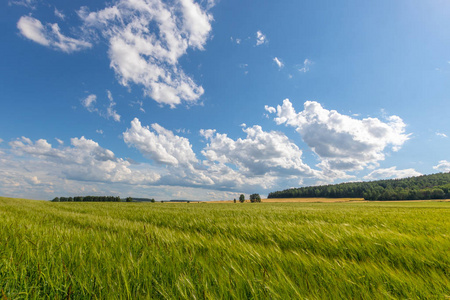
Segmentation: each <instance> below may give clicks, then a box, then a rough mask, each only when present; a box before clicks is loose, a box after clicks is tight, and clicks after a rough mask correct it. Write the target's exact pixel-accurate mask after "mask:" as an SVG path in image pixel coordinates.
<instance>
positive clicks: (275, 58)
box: [273, 57, 284, 69]
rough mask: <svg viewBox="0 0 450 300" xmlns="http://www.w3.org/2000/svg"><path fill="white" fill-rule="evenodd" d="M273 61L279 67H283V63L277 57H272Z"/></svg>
mask: <svg viewBox="0 0 450 300" xmlns="http://www.w3.org/2000/svg"><path fill="white" fill-rule="evenodd" d="M273 61H274V62H275V63H276V64H277V66H278V68H280V69H281V68H283V67H284V63H283V62H282V61H281V60H280V59H279V58H278V57H274V59H273Z"/></svg>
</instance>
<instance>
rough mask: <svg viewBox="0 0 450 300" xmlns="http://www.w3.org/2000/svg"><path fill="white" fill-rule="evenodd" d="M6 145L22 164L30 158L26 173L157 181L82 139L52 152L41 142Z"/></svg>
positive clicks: (155, 176)
mask: <svg viewBox="0 0 450 300" xmlns="http://www.w3.org/2000/svg"><path fill="white" fill-rule="evenodd" d="M9 145H10V147H11V150H12V152H13V154H14V155H15V156H18V157H22V160H24V159H25V160H26V159H27V158H30V159H28V161H27V166H28V167H29V168H30V169H33V168H34V169H36V170H37V169H39V168H42V166H45V168H44V169H43V170H48V172H52V173H53V174H57V176H56V177H59V178H66V179H70V180H76V181H94V182H121V183H128V184H145V183H147V184H149V183H152V182H155V181H156V180H158V179H159V177H160V175H159V174H157V173H154V172H151V171H138V170H131V168H130V163H129V162H128V161H127V160H124V159H122V158H117V157H116V156H115V155H114V153H113V152H112V151H111V150H108V149H104V148H102V147H100V146H99V144H98V143H96V142H95V141H93V140H90V139H86V138H85V137H81V138H72V139H71V146H70V147H64V148H53V147H52V145H51V144H50V143H48V142H47V141H46V140H45V139H39V140H37V141H36V142H32V141H31V140H30V139H28V138H26V137H22V138H20V139H17V140H15V141H12V142H10V143H9ZM31 158H33V159H31ZM38 166H39V168H38Z"/></svg>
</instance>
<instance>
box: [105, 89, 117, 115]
mask: <svg viewBox="0 0 450 300" xmlns="http://www.w3.org/2000/svg"><path fill="white" fill-rule="evenodd" d="M106 92H107V94H108V99H109V106H108V107H107V108H106V118H107V119H109V118H110V117H112V118H113V119H114V121H116V122H120V115H119V114H118V113H117V112H116V110H115V109H114V106H116V102H114V99H113V97H112V94H111V92H110V91H106Z"/></svg>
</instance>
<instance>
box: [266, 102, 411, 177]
mask: <svg viewBox="0 0 450 300" xmlns="http://www.w3.org/2000/svg"><path fill="white" fill-rule="evenodd" d="M266 110H267V111H268V112H269V113H274V110H275V108H273V107H266ZM276 113H277V117H276V118H275V119H274V120H275V122H276V123H277V124H278V125H280V124H286V125H289V126H292V127H294V128H295V129H296V131H297V132H298V133H299V134H300V135H301V136H302V138H303V140H304V141H305V142H306V143H307V144H308V146H309V147H311V149H312V150H313V151H314V152H315V153H316V154H317V155H318V156H319V158H320V159H321V163H320V164H319V166H320V167H321V168H322V169H323V170H333V171H338V170H340V171H344V170H347V171H349V170H362V169H363V168H365V167H374V166H377V165H378V161H380V160H384V158H385V154H384V151H385V149H386V148H387V147H388V146H390V147H391V148H392V150H393V151H398V150H399V149H400V148H401V146H402V145H403V144H404V143H405V142H406V141H407V140H408V139H409V136H410V135H409V134H405V127H406V125H405V123H404V122H403V120H402V119H401V118H400V117H398V116H390V117H387V122H382V121H380V120H379V119H376V118H366V119H362V120H358V119H354V118H351V117H349V116H346V115H342V114H340V113H338V112H337V111H335V110H327V109H324V108H323V107H322V106H321V105H320V104H319V103H318V102H315V101H307V102H305V104H304V110H303V111H301V112H299V113H296V112H295V109H294V107H293V106H292V103H291V102H290V101H289V100H288V99H285V100H284V101H283V105H282V106H280V105H278V106H277V108H276Z"/></svg>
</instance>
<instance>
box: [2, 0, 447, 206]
mask: <svg viewBox="0 0 450 300" xmlns="http://www.w3.org/2000/svg"><path fill="white" fill-rule="evenodd" d="M449 16H450V2H449V1H444V0H430V1H419V0H394V1H392V0H381V1H356V0H344V1H330V0H327V1H325V0H319V1H282V2H280V1H248V0H244V1H237V0H228V1H227V0H202V1H194V0H173V1H162V0H113V1H85V0H81V1H56V0H54V1H41V0H7V1H3V2H2V4H1V9H0V24H1V29H0V35H1V39H2V46H1V47H0V57H1V58H0V59H1V63H0V66H1V67H0V100H1V109H0V128H1V130H0V195H2V196H10V197H26V198H33V199H52V198H54V197H56V196H76V195H114V196H121V197H127V196H132V197H147V198H155V199H157V200H168V199H193V200H224V199H233V198H238V197H239V194H241V193H244V194H246V196H247V197H248V195H249V194H252V193H259V194H261V195H262V196H266V195H267V194H268V193H269V192H271V191H277V190H282V189H286V188H290V187H300V186H308V185H321V184H331V183H339V182H347V181H362V180H376V179H388V178H402V177H409V176H417V175H421V174H430V173H437V172H449V171H450V154H449V151H448V149H449V147H450V141H449V138H448V136H449V135H450V130H449V129H450V118H449V117H448V112H449V111H450V101H449V95H450V84H449V82H450V51H449V50H450V18H449Z"/></svg>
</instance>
